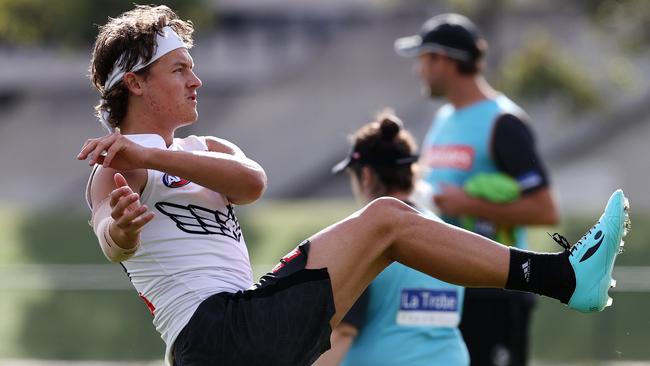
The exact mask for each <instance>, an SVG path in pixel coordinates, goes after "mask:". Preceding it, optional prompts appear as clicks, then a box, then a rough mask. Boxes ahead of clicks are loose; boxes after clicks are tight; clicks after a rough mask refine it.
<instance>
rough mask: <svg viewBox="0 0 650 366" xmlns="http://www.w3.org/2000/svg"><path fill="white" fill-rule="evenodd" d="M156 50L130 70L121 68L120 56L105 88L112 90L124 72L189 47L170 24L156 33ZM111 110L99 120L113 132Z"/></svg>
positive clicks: (143, 66)
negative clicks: (110, 118)
mask: <svg viewBox="0 0 650 366" xmlns="http://www.w3.org/2000/svg"><path fill="white" fill-rule="evenodd" d="M154 48H155V51H154V54H153V57H151V60H149V61H147V62H143V60H138V63H137V64H135V66H133V67H132V68H131V69H130V70H126V69H122V68H120V62H121V61H122V59H123V58H124V55H122V56H120V58H119V59H117V61H116V62H115V65H113V70H112V71H111V72H110V74H108V78H106V83H104V90H105V91H108V90H110V89H111V88H112V87H113V86H115V84H117V83H118V82H119V81H121V80H122V78H123V77H124V74H126V73H127V72H136V71H138V70H142V69H143V68H145V67H147V66H149V65H151V64H152V63H153V62H154V61H156V60H158V59H159V58H161V57H163V56H164V55H166V54H168V53H169V52H171V51H173V50H175V49H178V48H187V46H186V45H185V42H183V40H182V39H181V37H179V35H178V34H177V33H176V32H174V30H173V29H172V27H170V26H165V27H164V28H163V29H162V34H161V33H158V34H157V35H156V45H155V46H154ZM109 113H110V111H102V113H101V117H100V118H99V122H101V123H102V125H104V127H105V128H106V129H107V130H108V132H112V131H113V128H112V127H111V125H110V123H108V116H109Z"/></svg>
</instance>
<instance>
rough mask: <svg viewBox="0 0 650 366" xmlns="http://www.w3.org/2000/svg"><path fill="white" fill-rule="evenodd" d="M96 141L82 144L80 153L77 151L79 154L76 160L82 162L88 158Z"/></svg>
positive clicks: (92, 140)
mask: <svg viewBox="0 0 650 366" xmlns="http://www.w3.org/2000/svg"><path fill="white" fill-rule="evenodd" d="M97 142H98V139H89V140H86V142H85V143H84V145H83V147H82V148H81V151H79V154H78V155H77V159H79V160H84V159H86V158H87V157H88V154H89V153H90V152H91V151H93V149H94V148H95V146H96V145H97Z"/></svg>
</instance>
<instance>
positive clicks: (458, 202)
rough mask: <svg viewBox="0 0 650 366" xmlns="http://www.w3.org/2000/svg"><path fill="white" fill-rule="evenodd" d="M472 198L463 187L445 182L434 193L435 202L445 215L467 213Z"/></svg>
mask: <svg viewBox="0 0 650 366" xmlns="http://www.w3.org/2000/svg"><path fill="white" fill-rule="evenodd" d="M471 200H472V198H471V197H470V196H469V195H468V194H467V193H465V191H464V190H463V189H462V188H461V187H457V186H454V185H449V184H444V185H441V186H440V189H439V190H438V191H436V193H435V194H434V195H433V203H434V204H435V205H436V206H437V207H438V209H440V212H441V213H442V214H443V215H447V216H460V215H462V214H465V213H467V209H466V207H468V206H469V204H470V201H471Z"/></svg>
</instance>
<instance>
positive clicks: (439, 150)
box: [423, 145, 475, 170]
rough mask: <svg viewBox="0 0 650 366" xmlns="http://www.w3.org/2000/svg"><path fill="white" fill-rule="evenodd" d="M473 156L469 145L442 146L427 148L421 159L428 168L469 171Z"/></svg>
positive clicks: (473, 153)
mask: <svg viewBox="0 0 650 366" xmlns="http://www.w3.org/2000/svg"><path fill="white" fill-rule="evenodd" d="M474 155H475V151H474V148H473V147H471V146H469V145H443V146H431V147H429V148H428V149H427V150H426V151H425V152H424V156H423V157H424V163H425V164H426V166H428V167H430V168H450V169H460V170H470V169H472V165H473V164H474Z"/></svg>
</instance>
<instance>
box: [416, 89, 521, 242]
mask: <svg viewBox="0 0 650 366" xmlns="http://www.w3.org/2000/svg"><path fill="white" fill-rule="evenodd" d="M503 114H513V115H517V116H522V115H524V112H523V110H522V109H521V108H519V106H517V105H516V104H515V103H513V102H512V101H511V100H510V99H508V98H507V97H506V96H504V95H500V96H498V97H496V98H494V99H484V100H482V101H479V102H476V103H474V104H472V105H469V106H467V107H463V108H461V109H458V110H456V109H455V108H454V107H453V106H452V105H451V104H446V105H444V106H443V107H442V108H440V110H439V111H438V113H437V114H436V116H435V118H434V119H433V123H432V126H431V128H430V129H429V132H428V133H427V135H426V137H425V139H424V143H423V144H422V160H421V161H422V163H423V165H424V166H425V167H426V168H427V169H428V173H427V174H426V176H425V180H426V181H427V182H428V183H429V184H431V185H432V187H433V189H434V192H435V191H436V190H439V189H440V186H441V185H442V184H449V185H455V186H459V187H462V186H463V185H464V184H465V182H466V181H467V180H468V179H469V178H470V177H472V176H473V175H475V174H479V173H498V172H499V168H498V167H497V166H496V164H495V161H494V157H493V156H492V148H491V146H492V135H493V130H494V125H495V123H496V121H497V119H498V117H499V116H501V115H503ZM441 217H442V219H444V220H445V221H446V222H448V223H450V224H453V225H456V226H460V227H463V228H465V229H467V230H470V231H473V232H475V233H477V234H481V235H483V236H485V237H488V238H490V239H493V240H496V241H498V242H500V243H503V244H506V245H511V246H516V247H519V248H526V247H527V243H526V236H525V231H524V229H523V228H522V227H519V226H517V227H504V226H501V227H499V226H497V225H496V224H495V223H494V222H491V221H489V220H485V219H481V218H459V217H446V216H441Z"/></svg>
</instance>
